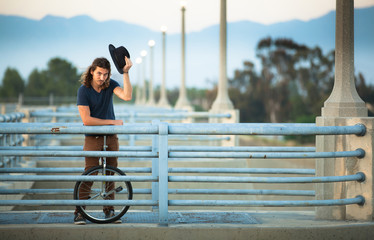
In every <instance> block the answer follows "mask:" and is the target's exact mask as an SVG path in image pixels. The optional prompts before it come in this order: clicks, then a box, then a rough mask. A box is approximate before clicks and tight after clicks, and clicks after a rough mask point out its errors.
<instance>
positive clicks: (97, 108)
mask: <svg viewBox="0 0 374 240" xmlns="http://www.w3.org/2000/svg"><path fill="white" fill-rule="evenodd" d="M118 86H119V84H118V82H116V81H115V80H113V79H110V83H109V87H108V88H106V89H102V90H101V92H100V93H98V92H96V90H95V89H93V87H86V86H84V85H82V86H80V87H79V89H78V97H77V105H83V106H89V107H90V113H91V114H90V115H91V117H95V118H100V119H111V120H114V119H115V115H114V109H113V90H114V89H115V88H116V87H118Z"/></svg>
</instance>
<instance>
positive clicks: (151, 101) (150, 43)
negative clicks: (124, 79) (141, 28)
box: [147, 40, 156, 106]
mask: <svg viewBox="0 0 374 240" xmlns="http://www.w3.org/2000/svg"><path fill="white" fill-rule="evenodd" d="M155 44H156V43H155V41H154V40H149V41H148V46H149V85H148V94H149V96H148V102H147V104H148V105H151V106H152V105H155V100H154V97H153V47H154V46H155Z"/></svg>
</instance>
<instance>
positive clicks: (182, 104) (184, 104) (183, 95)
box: [175, 1, 192, 111]
mask: <svg viewBox="0 0 374 240" xmlns="http://www.w3.org/2000/svg"><path fill="white" fill-rule="evenodd" d="M185 4H186V2H185V1H182V2H181V5H182V8H181V11H182V59H181V60H182V69H181V86H180V88H179V97H178V100H177V102H176V104H175V108H176V109H185V110H188V111H192V106H191V104H190V102H189V101H188V99H187V92H186V39H185V35H186V34H185V24H184V19H185V12H186V5H185Z"/></svg>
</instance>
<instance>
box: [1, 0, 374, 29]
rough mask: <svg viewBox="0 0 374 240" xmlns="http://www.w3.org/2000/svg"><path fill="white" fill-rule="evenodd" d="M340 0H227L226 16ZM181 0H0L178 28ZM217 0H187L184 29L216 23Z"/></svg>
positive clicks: (273, 17) (44, 10)
mask: <svg viewBox="0 0 374 240" xmlns="http://www.w3.org/2000/svg"><path fill="white" fill-rule="evenodd" d="M335 1H339V0H227V20H228V21H229V22H231V21H239V20H251V21H255V22H258V23H264V24H271V23H275V22H281V21H287V20H292V19H299V20H310V19H313V18H318V17H320V16H322V15H324V14H326V13H328V12H329V11H331V10H334V9H335ZM180 2H181V1H180V0H105V1H104V0H63V1H62V0H0V14H6V15H17V16H24V17H28V18H32V19H41V18H43V17H44V16H46V15H48V14H49V15H55V16H63V17H73V16H77V15H89V16H91V17H93V18H94V19H96V20H98V21H105V20H123V21H126V22H129V23H135V24H139V25H142V26H145V27H148V28H150V29H153V30H156V31H157V30H159V29H160V27H161V26H163V25H165V26H167V27H168V32H169V33H176V32H179V31H180V24H181V13H180ZM354 3H355V8H362V7H368V6H374V0H355V1H354ZM219 6H220V0H187V6H186V31H187V32H191V31H199V30H201V29H203V28H205V27H207V26H210V25H212V24H217V23H219Z"/></svg>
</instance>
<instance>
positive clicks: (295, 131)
mask: <svg viewBox="0 0 374 240" xmlns="http://www.w3.org/2000/svg"><path fill="white" fill-rule="evenodd" d="M164 124H167V130H168V134H170V135H173V134H177V135H344V134H356V135H359V136H363V135H364V134H365V132H366V127H365V126H364V125H363V124H356V125H353V126H316V125H315V124H309V123H305V124H301V123H299V124H292V123H289V124H279V123H276V124H272V123H263V124H251V123H164ZM1 133H8V134H9V133H13V134H158V133H159V126H158V125H157V124H151V123H125V124H124V125H122V126H83V124H82V123H66V124H62V123H0V134H1Z"/></svg>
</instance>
